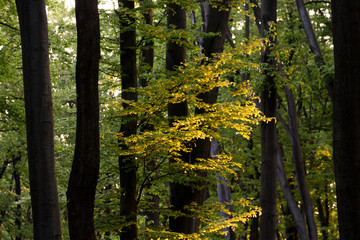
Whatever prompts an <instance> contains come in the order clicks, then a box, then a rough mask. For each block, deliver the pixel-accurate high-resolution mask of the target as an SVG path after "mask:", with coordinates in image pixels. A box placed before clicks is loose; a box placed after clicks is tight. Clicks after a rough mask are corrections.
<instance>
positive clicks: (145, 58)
mask: <svg viewBox="0 0 360 240" xmlns="http://www.w3.org/2000/svg"><path fill="white" fill-rule="evenodd" d="M143 2H146V1H143ZM141 3H142V2H141ZM144 18H145V22H146V24H148V25H153V10H152V9H148V10H147V12H146V13H145V14H144ZM153 66H154V40H153V39H146V40H145V43H144V44H143V46H142V49H141V56H140V68H142V69H143V70H144V71H145V72H147V73H150V72H151V71H152V69H153ZM146 86H148V82H147V78H143V77H139V87H146ZM153 128H154V127H153V126H151V125H150V126H149V125H148V124H146V125H145V126H143V128H142V129H141V131H144V130H152V129H153ZM149 165H151V166H150V168H152V169H154V168H155V167H156V164H155V162H154V161H153V162H151V163H149ZM146 195H148V197H149V199H150V204H149V207H150V209H149V210H148V211H145V212H144V214H145V215H146V217H147V218H146V225H147V226H156V227H159V226H160V212H159V208H160V197H159V196H158V195H155V194H148V193H146Z"/></svg>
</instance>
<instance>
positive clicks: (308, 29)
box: [295, 0, 334, 100]
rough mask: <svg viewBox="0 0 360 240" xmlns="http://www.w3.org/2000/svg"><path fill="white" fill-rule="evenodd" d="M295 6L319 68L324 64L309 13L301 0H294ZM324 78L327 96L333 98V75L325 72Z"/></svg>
mask: <svg viewBox="0 0 360 240" xmlns="http://www.w3.org/2000/svg"><path fill="white" fill-rule="evenodd" d="M295 3H296V7H297V9H298V12H299V14H300V18H301V21H302V23H303V27H304V30H305V34H306V37H307V39H308V42H309V47H310V50H311V52H312V53H313V54H314V55H315V59H316V62H317V65H318V67H319V68H320V69H321V67H322V66H324V65H325V63H324V59H323V55H322V53H321V49H320V47H319V43H318V41H317V38H316V36H315V32H314V29H313V27H312V24H311V21H310V17H309V14H308V12H307V10H306V7H305V4H304V1H303V0H295ZM325 78H326V79H327V82H328V83H327V85H326V88H327V90H328V93H329V96H330V98H331V100H333V84H334V83H333V82H334V79H333V76H331V74H329V73H326V76H325Z"/></svg>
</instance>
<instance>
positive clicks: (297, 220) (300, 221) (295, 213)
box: [277, 146, 310, 240]
mask: <svg viewBox="0 0 360 240" xmlns="http://www.w3.org/2000/svg"><path fill="white" fill-rule="evenodd" d="M283 155H284V153H283V152H282V147H281V146H279V150H278V153H277V169H278V178H279V182H280V186H281V189H282V191H283V193H284V197H285V200H286V202H287V205H288V207H289V210H290V212H291V215H292V217H293V219H294V224H295V227H296V230H297V232H298V233H299V237H300V239H301V240H309V239H310V238H309V235H308V233H307V230H306V225H305V221H304V218H303V216H302V214H301V212H300V209H299V207H298V203H297V202H296V201H295V199H294V197H293V195H292V193H291V190H290V187H289V183H288V181H287V178H286V172H285V167H284V162H283V158H284V157H283Z"/></svg>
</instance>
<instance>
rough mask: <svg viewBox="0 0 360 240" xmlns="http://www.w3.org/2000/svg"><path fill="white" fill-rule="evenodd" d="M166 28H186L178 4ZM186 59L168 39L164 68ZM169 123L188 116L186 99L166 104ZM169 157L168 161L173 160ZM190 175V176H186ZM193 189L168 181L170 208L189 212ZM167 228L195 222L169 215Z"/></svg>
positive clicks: (185, 156) (187, 228)
mask: <svg viewBox="0 0 360 240" xmlns="http://www.w3.org/2000/svg"><path fill="white" fill-rule="evenodd" d="M167 26H168V28H169V29H170V28H172V27H174V28H175V29H186V10H185V8H183V7H181V6H180V5H178V4H175V3H170V4H169V7H168V17H167ZM185 60H186V49H185V47H183V46H181V45H179V44H177V43H175V42H172V41H168V43H167V45H166V69H167V70H169V71H174V68H176V67H178V66H180V65H182V64H183V63H184V62H185ZM168 116H169V125H170V126H172V124H173V122H174V121H175V120H176V119H177V118H184V117H187V116H188V104H187V101H183V102H180V103H175V104H174V103H169V104H168ZM179 157H180V158H181V160H182V161H184V162H186V163H190V155H189V153H187V152H181V153H180V156H179ZM173 161H174V160H173V159H170V162H173ZM184 174H186V173H184ZM188 177H190V176H188ZM193 197H194V189H193V188H192V187H191V186H186V185H184V184H180V183H176V182H172V183H170V205H171V206H172V210H174V211H180V212H182V213H184V214H189V212H188V211H186V210H185V209H184V208H185V207H186V206H188V205H190V204H191V203H192V202H194V198H193ZM169 228H170V230H171V231H173V232H179V233H194V232H195V231H196V230H195V222H194V218H193V217H191V216H181V217H170V219H169Z"/></svg>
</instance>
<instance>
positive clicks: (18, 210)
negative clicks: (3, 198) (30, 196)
mask: <svg viewBox="0 0 360 240" xmlns="http://www.w3.org/2000/svg"><path fill="white" fill-rule="evenodd" d="M20 160H21V158H20V157H15V156H14V157H13V160H12V164H13V179H14V181H15V187H14V189H13V191H14V193H15V194H16V195H17V197H16V201H19V200H20V194H21V180H20V173H19V169H18V167H17V166H16V164H17V163H18V162H19V161H20ZM15 216H16V218H15V226H16V229H17V231H18V234H17V235H16V237H15V240H21V239H22V232H21V204H20V203H18V204H16V209H15Z"/></svg>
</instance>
